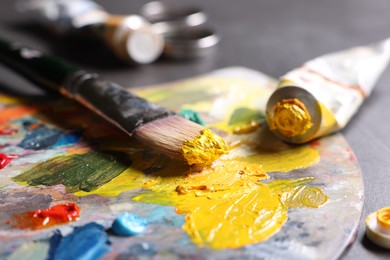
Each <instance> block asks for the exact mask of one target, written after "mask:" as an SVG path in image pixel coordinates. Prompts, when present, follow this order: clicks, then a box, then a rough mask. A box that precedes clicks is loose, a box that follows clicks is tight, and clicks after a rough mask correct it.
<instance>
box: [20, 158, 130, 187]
mask: <svg viewBox="0 0 390 260" xmlns="http://www.w3.org/2000/svg"><path fill="white" fill-rule="evenodd" d="M120 158H121V157H120V156H114V155H110V154H103V153H96V152H91V153H86V154H72V155H64V156H58V157H55V158H53V159H51V160H48V161H46V162H43V163H41V164H39V165H37V166H36V167H34V168H32V169H30V170H27V171H25V172H24V173H22V174H20V175H18V176H16V177H15V178H14V181H17V182H19V183H21V184H23V183H27V184H28V185H32V186H36V185H47V186H53V185H57V184H63V185H65V186H66V187H67V190H68V191H73V192H74V191H78V190H83V191H91V190H94V189H96V188H98V187H99V186H101V185H103V184H105V183H107V182H109V181H110V180H112V179H113V178H115V177H116V176H118V175H119V174H120V173H122V172H123V171H124V170H126V169H127V167H128V166H129V164H131V160H124V159H120Z"/></svg>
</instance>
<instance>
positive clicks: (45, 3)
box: [16, 0, 164, 64]
mask: <svg viewBox="0 0 390 260" xmlns="http://www.w3.org/2000/svg"><path fill="white" fill-rule="evenodd" d="M16 7H17V9H18V10H19V11H21V12H25V13H26V14H29V15H30V16H31V17H33V18H34V19H35V20H36V21H38V22H40V23H41V24H43V25H44V26H45V27H47V28H49V29H50V30H51V31H53V32H54V33H56V34H57V35H60V36H68V35H72V34H76V35H81V36H88V37H90V36H92V37H96V38H97V39H101V40H103V41H104V42H105V43H106V44H107V45H108V46H109V47H110V48H111V49H112V51H113V52H114V53H115V55H116V56H117V57H118V58H120V59H121V60H123V61H125V62H131V63H139V64H148V63H151V62H153V61H155V60H156V59H157V58H158V57H159V56H160V55H161V53H162V51H163V47H164V40H163V38H162V36H161V35H160V34H159V33H157V32H156V31H155V30H154V29H153V28H152V25H151V24H150V23H149V22H148V21H146V20H145V19H144V18H143V17H141V16H138V15H129V16H114V15H111V14H109V13H107V12H106V11H105V10H104V9H103V8H102V7H101V6H99V5H98V4H96V3H95V2H93V1H91V0H72V1H69V0H20V1H18V2H17V5H16Z"/></svg>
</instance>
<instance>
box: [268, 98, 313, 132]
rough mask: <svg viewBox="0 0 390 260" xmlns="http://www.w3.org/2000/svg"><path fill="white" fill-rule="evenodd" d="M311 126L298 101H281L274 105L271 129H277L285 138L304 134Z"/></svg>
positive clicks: (306, 111) (306, 113) (305, 111)
mask: <svg viewBox="0 0 390 260" xmlns="http://www.w3.org/2000/svg"><path fill="white" fill-rule="evenodd" d="M312 126H313V123H312V122H311V117H310V114H309V112H308V110H307V108H306V106H305V104H303V103H302V102H300V101H299V100H298V99H296V98H293V99H283V100H282V101H280V102H279V103H277V104H276V105H275V107H274V118H272V121H271V126H270V127H271V129H277V130H278V131H279V132H281V133H282V134H284V135H287V136H296V135H303V134H305V133H306V132H307V131H308V130H309V129H310V128H311V127H312Z"/></svg>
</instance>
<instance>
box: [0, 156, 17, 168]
mask: <svg viewBox="0 0 390 260" xmlns="http://www.w3.org/2000/svg"><path fill="white" fill-rule="evenodd" d="M18 157H19V156H18V155H17V154H3V153H0V170H1V169H4V168H5V167H6V166H7V165H8V164H10V162H11V160H12V159H15V158H18Z"/></svg>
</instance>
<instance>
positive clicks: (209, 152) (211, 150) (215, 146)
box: [181, 128, 228, 165]
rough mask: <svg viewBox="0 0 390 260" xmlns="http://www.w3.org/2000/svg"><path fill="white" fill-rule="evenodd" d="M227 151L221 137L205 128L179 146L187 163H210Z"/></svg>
mask: <svg viewBox="0 0 390 260" xmlns="http://www.w3.org/2000/svg"><path fill="white" fill-rule="evenodd" d="M227 152H228V146H227V145H226V143H225V141H224V140H223V138H222V137H220V136H218V135H216V134H215V133H214V132H212V131H211V130H209V129H207V128H205V129H203V130H202V131H200V135H199V136H197V137H195V138H194V139H192V140H187V141H186V142H184V144H183V145H182V147H181V153H182V154H183V156H184V158H185V159H186V161H187V162H188V164H189V165H193V164H197V165H199V164H202V165H210V164H212V163H213V162H214V161H215V160H216V159H218V158H219V157H221V155H223V154H226V153H227Z"/></svg>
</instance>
